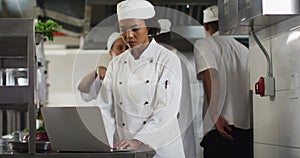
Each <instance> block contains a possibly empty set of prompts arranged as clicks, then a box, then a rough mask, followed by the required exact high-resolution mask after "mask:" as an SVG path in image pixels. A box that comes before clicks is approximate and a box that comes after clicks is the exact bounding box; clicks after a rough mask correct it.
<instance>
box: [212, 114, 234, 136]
mask: <svg viewBox="0 0 300 158" xmlns="http://www.w3.org/2000/svg"><path fill="white" fill-rule="evenodd" d="M215 127H216V129H217V130H218V132H219V133H220V135H221V136H222V137H223V138H225V139H228V140H233V137H232V136H231V135H230V134H229V132H231V131H232V129H231V127H230V126H229V124H228V122H227V121H226V120H225V118H224V117H222V116H219V118H218V119H217V121H216V123H215Z"/></svg>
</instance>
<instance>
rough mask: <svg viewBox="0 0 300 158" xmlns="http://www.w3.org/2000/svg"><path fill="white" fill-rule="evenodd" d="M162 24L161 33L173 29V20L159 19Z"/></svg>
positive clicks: (160, 24)
mask: <svg viewBox="0 0 300 158" xmlns="http://www.w3.org/2000/svg"><path fill="white" fill-rule="evenodd" d="M158 23H159V26H160V33H166V32H170V29H171V25H172V24H171V21H170V20H169V19H159V20H158Z"/></svg>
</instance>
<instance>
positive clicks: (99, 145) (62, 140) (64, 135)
mask: <svg viewBox="0 0 300 158" xmlns="http://www.w3.org/2000/svg"><path fill="white" fill-rule="evenodd" d="M42 115H43V118H44V123H45V128H46V130H47V134H48V137H49V140H50V143H51V148H52V150H55V151H63V152H64V151H66V152H76V151H80V152H112V151H114V150H113V149H112V148H111V147H110V145H109V140H108V136H107V133H106V130H105V128H104V121H103V117H102V114H101V110H100V108H99V107H97V106H81V107H43V108H42ZM109 135H110V133H109ZM110 138H112V134H111V135H110ZM111 142H112V140H111Z"/></svg>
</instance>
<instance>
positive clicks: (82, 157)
mask: <svg viewBox="0 0 300 158" xmlns="http://www.w3.org/2000/svg"><path fill="white" fill-rule="evenodd" d="M154 154H155V152H154V151H147V152H141V151H136V152H133V151H130V152H128V151H126V152H124V151H120V152H111V153H100V152H99V153H96V152H94V153H88V152H84V153H82V152H54V151H46V152H38V153H34V154H28V153H26V152H16V151H13V150H10V149H9V147H8V144H7V143H6V142H5V141H2V140H1V139H0V157H1V158H152V157H153V155H154Z"/></svg>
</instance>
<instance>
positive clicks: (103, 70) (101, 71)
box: [96, 66, 106, 80]
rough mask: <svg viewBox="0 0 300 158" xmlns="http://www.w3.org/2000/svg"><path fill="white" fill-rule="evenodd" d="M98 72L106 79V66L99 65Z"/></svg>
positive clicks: (102, 78) (100, 76)
mask: <svg viewBox="0 0 300 158" xmlns="http://www.w3.org/2000/svg"><path fill="white" fill-rule="evenodd" d="M96 73H97V75H98V77H99V79H100V80H104V77H105V73H106V67H103V66H99V67H97V70H96Z"/></svg>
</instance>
